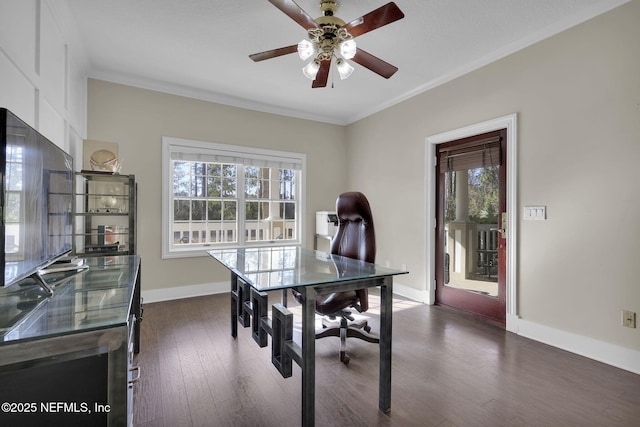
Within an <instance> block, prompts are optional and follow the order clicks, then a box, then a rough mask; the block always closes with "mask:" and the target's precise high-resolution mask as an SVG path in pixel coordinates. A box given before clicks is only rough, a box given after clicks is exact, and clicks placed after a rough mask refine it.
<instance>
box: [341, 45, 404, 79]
mask: <svg viewBox="0 0 640 427" xmlns="http://www.w3.org/2000/svg"><path fill="white" fill-rule="evenodd" d="M352 61H353V62H357V63H358V64H360V65H362V66H363V67H365V68H368V69H370V70H371V71H373V72H374V73H376V74H379V75H381V76H382V77H384V78H385V79H388V78H389V77H391V76H393V75H394V74H395V73H396V71H398V67H394V66H393V65H391V64H389V63H388V62H385V61H383V60H382V59H380V58H378V57H376V56H373V55H371V54H370V53H368V52H365V51H364V50H362V49H360V48H356V56H354V57H353V59H352Z"/></svg>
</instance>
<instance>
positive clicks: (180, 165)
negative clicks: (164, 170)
mask: <svg viewBox="0 0 640 427" xmlns="http://www.w3.org/2000/svg"><path fill="white" fill-rule="evenodd" d="M190 189H191V175H190V174H189V162H174V163H173V195H174V196H183V197H186V196H189V195H190V194H189V190H190Z"/></svg>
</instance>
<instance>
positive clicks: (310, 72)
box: [302, 59, 320, 80]
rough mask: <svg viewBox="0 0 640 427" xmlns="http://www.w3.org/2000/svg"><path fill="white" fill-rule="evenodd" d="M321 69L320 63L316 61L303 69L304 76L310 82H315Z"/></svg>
mask: <svg viewBox="0 0 640 427" xmlns="http://www.w3.org/2000/svg"><path fill="white" fill-rule="evenodd" d="M319 69H320V63H319V62H318V61H316V60H315V59H314V60H313V61H311V62H309V63H308V64H307V65H305V66H304V67H302V74H304V75H305V77H306V78H308V79H309V80H315V79H316V75H317V74H318V70H319Z"/></svg>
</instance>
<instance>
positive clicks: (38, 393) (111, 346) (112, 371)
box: [0, 256, 142, 426]
mask: <svg viewBox="0 0 640 427" xmlns="http://www.w3.org/2000/svg"><path fill="white" fill-rule="evenodd" d="M87 262H88V264H89V268H88V269H87V270H85V271H83V272H80V273H75V274H73V275H71V273H68V272H67V273H53V274H50V275H46V276H45V279H46V280H47V282H48V283H49V285H50V286H51V287H52V288H53V291H54V294H53V296H51V297H44V298H42V297H39V296H38V293H37V292H34V290H33V289H29V290H30V292H25V290H26V289H27V288H29V287H32V286H37V285H36V284H32V285H30V284H28V283H26V284H24V283H23V284H21V285H14V286H12V287H9V288H6V289H4V290H2V291H3V292H2V294H0V310H2V309H6V308H11V307H14V306H20V307H21V308H23V309H24V310H25V311H28V313H27V314H25V315H23V316H21V317H12V318H11V319H10V322H9V323H7V322H8V320H7V319H4V322H5V323H4V324H0V333H1V334H2V335H1V337H0V340H1V341H0V402H7V403H6V404H5V406H3V408H2V411H0V425H14V424H15V425H65V426H71V425H95V426H98V425H103V426H124V425H127V426H130V425H132V424H133V388H134V386H135V382H136V381H137V379H138V378H139V374H140V372H139V370H138V368H137V367H135V366H133V355H134V353H136V352H138V351H139V349H140V341H139V340H140V321H141V320H142V306H141V298H140V277H141V276H140V273H141V270H140V259H139V257H137V256H112V257H92V258H89V259H88V261H87ZM11 322H13V323H11ZM7 404H8V405H9V406H7Z"/></svg>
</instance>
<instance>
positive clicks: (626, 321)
mask: <svg viewBox="0 0 640 427" xmlns="http://www.w3.org/2000/svg"><path fill="white" fill-rule="evenodd" d="M622 326H626V327H627V328H635V327H636V313H635V312H633V311H629V310H622Z"/></svg>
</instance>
